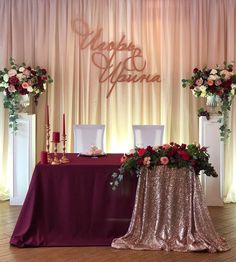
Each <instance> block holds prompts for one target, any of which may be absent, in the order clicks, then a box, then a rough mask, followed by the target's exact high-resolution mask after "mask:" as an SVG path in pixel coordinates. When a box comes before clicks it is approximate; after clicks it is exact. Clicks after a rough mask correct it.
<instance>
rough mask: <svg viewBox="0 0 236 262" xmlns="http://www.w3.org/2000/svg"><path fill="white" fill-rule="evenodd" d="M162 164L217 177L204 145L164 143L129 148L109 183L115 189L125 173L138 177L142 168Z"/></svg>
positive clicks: (150, 167)
mask: <svg viewBox="0 0 236 262" xmlns="http://www.w3.org/2000/svg"><path fill="white" fill-rule="evenodd" d="M160 165H164V166H167V167H169V168H182V167H187V168H190V169H192V170H194V171H195V174H196V175H200V173H202V172H203V173H205V174H206V175H207V176H213V177H217V176H218V175H217V173H216V171H215V169H214V167H213V166H212V165H211V163H210V162H209V154H208V153H207V148H206V147H200V146H199V145H195V144H189V145H186V144H182V145H179V144H176V143H170V144H164V145H162V146H159V147H156V148H155V147H151V146H148V147H147V148H138V147H136V148H135V149H133V150H131V151H130V152H129V153H128V154H125V155H124V156H123V157H122V158H121V167H120V168H119V172H114V173H113V174H112V181H111V182H110V185H111V187H112V190H116V188H117V187H118V185H119V184H120V183H121V182H122V181H123V178H124V176H125V175H128V174H132V173H135V174H136V175H137V176H138V177H139V176H140V175H141V174H142V169H143V168H145V167H146V168H148V169H152V168H153V167H154V166H160Z"/></svg>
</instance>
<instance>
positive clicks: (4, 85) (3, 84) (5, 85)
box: [0, 82, 9, 88]
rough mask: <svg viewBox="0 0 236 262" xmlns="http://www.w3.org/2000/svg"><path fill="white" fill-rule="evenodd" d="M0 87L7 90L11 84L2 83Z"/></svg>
mask: <svg viewBox="0 0 236 262" xmlns="http://www.w3.org/2000/svg"><path fill="white" fill-rule="evenodd" d="M0 86H2V87H5V88H8V86H9V84H8V83H5V82H2V83H0Z"/></svg>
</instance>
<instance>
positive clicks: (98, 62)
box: [72, 19, 161, 98]
mask: <svg viewBox="0 0 236 262" xmlns="http://www.w3.org/2000/svg"><path fill="white" fill-rule="evenodd" d="M72 26H73V29H74V31H75V32H76V33H77V34H78V35H79V37H80V39H79V43H80V44H79V46H80V49H81V50H83V49H85V48H89V47H90V49H91V50H92V51H93V53H92V57H91V59H92V63H93V64H94V65H95V66H96V67H97V68H99V69H100V70H101V74H100V76H99V82H100V83H104V82H105V81H109V82H110V83H111V86H110V88H109V89H108V93H107V98H108V97H109V96H110V95H111V93H112V91H113V90H114V87H115V85H116V84H117V83H118V82H128V83H129V82H132V83H136V82H140V83H142V82H147V83H150V82H160V81H161V80H160V75H158V74H156V75H151V74H141V75H138V74H135V72H143V71H144V70H145V68H146V60H144V59H143V55H142V50H141V49H140V48H139V47H136V45H135V44H134V43H133V42H132V41H131V42H127V41H126V39H125V38H126V37H125V35H123V36H122V37H121V39H120V40H119V42H118V43H116V42H114V41H110V42H105V41H101V39H100V38H101V36H102V32H103V29H102V28H99V29H98V30H97V31H96V32H94V31H92V30H90V28H89V26H88V24H87V23H85V22H84V21H83V20H82V19H75V20H74V22H73V24H72ZM103 51H109V53H108V54H107V55H105V54H103ZM110 51H111V52H110ZM120 51H127V52H130V56H128V57H127V58H125V59H123V60H122V61H116V59H117V56H116V53H117V52H120ZM113 61H114V62H115V64H114V63H113ZM128 72H129V73H128Z"/></svg>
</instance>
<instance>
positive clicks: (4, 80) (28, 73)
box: [0, 58, 53, 131]
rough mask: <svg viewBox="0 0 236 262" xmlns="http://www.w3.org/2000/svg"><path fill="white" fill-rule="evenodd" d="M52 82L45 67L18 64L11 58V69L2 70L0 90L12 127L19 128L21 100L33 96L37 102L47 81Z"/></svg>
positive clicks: (0, 71) (0, 73) (0, 72)
mask: <svg viewBox="0 0 236 262" xmlns="http://www.w3.org/2000/svg"><path fill="white" fill-rule="evenodd" d="M52 82H53V80H52V78H51V76H50V75H49V74H48V73H47V71H46V70H45V69H42V68H40V67H39V66H36V67H35V68H31V67H30V66H26V65H25V63H22V64H20V65H18V64H16V63H15V60H14V59H13V58H10V69H7V68H4V69H3V70H0V92H3V94H4V98H3V102H4V107H5V108H8V109H9V127H10V128H12V129H13V130H14V131H16V130H17V119H18V118H19V116H18V113H19V110H20V109H21V107H22V105H21V101H22V100H23V101H25V100H27V99H26V98H28V96H32V97H33V98H34V102H35V104H37V102H38V99H39V96H40V95H41V94H42V93H43V92H45V90H46V83H52Z"/></svg>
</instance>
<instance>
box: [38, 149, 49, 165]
mask: <svg viewBox="0 0 236 262" xmlns="http://www.w3.org/2000/svg"><path fill="white" fill-rule="evenodd" d="M40 156H41V158H40V160H41V161H40V162H41V164H47V163H48V153H47V151H42V152H41V155H40Z"/></svg>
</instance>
